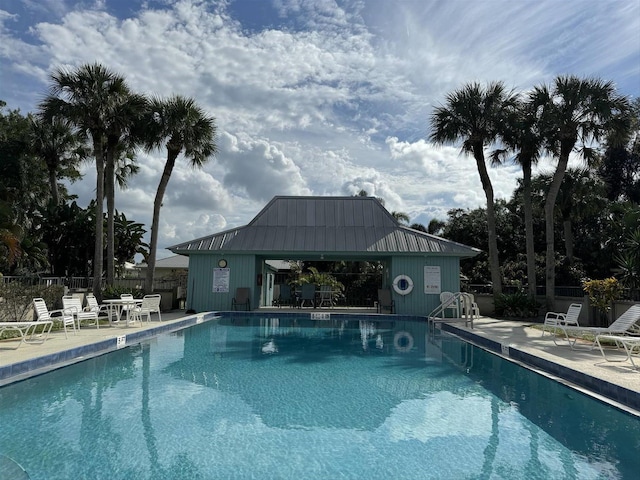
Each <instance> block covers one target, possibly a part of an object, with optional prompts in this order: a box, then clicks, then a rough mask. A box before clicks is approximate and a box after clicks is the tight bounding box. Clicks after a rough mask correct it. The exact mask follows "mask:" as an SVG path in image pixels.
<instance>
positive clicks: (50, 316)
mask: <svg viewBox="0 0 640 480" xmlns="http://www.w3.org/2000/svg"><path fill="white" fill-rule="evenodd" d="M33 308H34V310H35V312H36V315H37V316H38V321H39V322H47V321H51V322H62V326H63V327H64V337H65V338H69V336H68V335H67V327H71V328H72V329H73V334H74V335H75V334H76V320H75V318H73V313H72V312H71V311H68V310H65V309H62V310H51V311H49V309H48V308H47V304H46V302H45V301H44V299H43V298H34V299H33Z"/></svg>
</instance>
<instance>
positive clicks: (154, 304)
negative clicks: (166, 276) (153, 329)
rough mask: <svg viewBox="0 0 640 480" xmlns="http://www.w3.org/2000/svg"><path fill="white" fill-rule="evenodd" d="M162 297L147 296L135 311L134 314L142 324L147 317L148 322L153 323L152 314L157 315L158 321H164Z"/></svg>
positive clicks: (157, 295)
mask: <svg viewBox="0 0 640 480" xmlns="http://www.w3.org/2000/svg"><path fill="white" fill-rule="evenodd" d="M161 300H162V297H161V296H160V295H159V294H153V295H145V296H144V297H142V303H141V304H140V305H137V306H136V307H135V308H134V309H133V314H134V315H135V316H136V319H138V320H140V322H142V316H143V315H146V316H147V322H150V321H151V314H152V313H157V314H158V320H159V321H162V315H161V314H160V301H161Z"/></svg>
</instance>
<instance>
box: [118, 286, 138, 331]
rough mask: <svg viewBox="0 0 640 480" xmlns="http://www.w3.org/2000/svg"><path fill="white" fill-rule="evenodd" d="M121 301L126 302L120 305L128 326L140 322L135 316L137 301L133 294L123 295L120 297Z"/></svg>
mask: <svg viewBox="0 0 640 480" xmlns="http://www.w3.org/2000/svg"><path fill="white" fill-rule="evenodd" d="M120 300H122V301H124V302H125V303H123V304H121V305H120V308H121V310H120V315H122V314H123V313H124V314H125V316H126V319H127V324H129V323H133V322H135V321H136V320H138V318H137V317H136V315H135V309H136V300H135V298H133V295H132V294H131V293H123V294H121V295H120Z"/></svg>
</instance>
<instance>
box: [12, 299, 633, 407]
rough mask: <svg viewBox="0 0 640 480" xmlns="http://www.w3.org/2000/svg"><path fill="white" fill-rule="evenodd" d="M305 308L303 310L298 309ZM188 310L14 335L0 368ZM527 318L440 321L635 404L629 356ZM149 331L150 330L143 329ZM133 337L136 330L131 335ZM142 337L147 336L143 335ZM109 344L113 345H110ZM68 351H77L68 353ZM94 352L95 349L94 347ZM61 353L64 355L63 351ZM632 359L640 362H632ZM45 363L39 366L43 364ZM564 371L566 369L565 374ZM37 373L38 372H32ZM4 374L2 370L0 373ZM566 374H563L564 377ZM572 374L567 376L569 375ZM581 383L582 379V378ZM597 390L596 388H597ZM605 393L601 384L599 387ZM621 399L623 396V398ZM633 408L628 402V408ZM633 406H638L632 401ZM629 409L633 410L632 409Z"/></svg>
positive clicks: (96, 343)
mask: <svg viewBox="0 0 640 480" xmlns="http://www.w3.org/2000/svg"><path fill="white" fill-rule="evenodd" d="M278 310H279V309H261V310H260V312H266V311H276V312H277V311H278ZM280 311H281V312H285V311H291V309H282V310H280ZM323 311H328V312H331V313H375V312H374V311H372V310H370V309H369V310H362V311H360V310H356V309H351V310H347V311H345V310H338V309H332V310H323ZM303 312H308V310H303ZM194 317H195V316H194V315H186V314H185V313H184V311H172V312H163V313H162V322H159V321H158V320H157V318H156V317H155V316H154V319H153V321H152V322H149V323H147V322H144V323H143V324H142V325H140V324H137V325H136V326H130V327H125V326H118V327H111V326H101V327H100V328H99V329H96V328H95V327H83V328H82V329H80V331H79V332H78V333H77V335H72V334H70V335H69V337H68V338H65V335H64V332H59V331H57V332H53V333H52V334H51V335H50V336H49V338H48V339H47V340H46V341H45V342H44V343H42V344H21V345H20V346H18V347H17V348H16V346H17V345H18V343H19V342H18V341H16V340H11V341H2V342H0V369H3V368H4V369H5V372H6V369H7V368H11V367H12V366H16V365H25V362H26V363H29V364H30V367H29V369H32V368H33V365H34V362H38V361H39V359H44V358H47V360H46V362H47V363H48V364H49V365H48V366H47V367H46V369H48V370H51V369H52V365H50V364H51V359H52V358H56V355H60V357H59V361H58V363H57V364H56V365H54V366H53V368H57V367H59V366H63V365H67V364H70V363H73V362H75V361H79V360H83V359H85V358H89V357H91V356H94V355H96V354H101V353H104V351H103V350H101V349H100V345H101V344H103V345H104V344H108V345H113V346H114V345H115V342H116V340H117V338H118V337H122V336H123V335H124V336H130V335H132V334H136V333H139V334H140V336H142V337H144V335H145V331H146V330H149V329H154V328H158V327H159V326H162V328H163V331H171V330H175V329H179V328H183V327H184V326H185V325H186V323H185V322H186V320H188V319H190V320H191V322H192V323H195V319H194ZM530 325H531V322H519V321H509V320H499V319H493V318H489V317H481V318H480V319H478V320H476V321H475V323H474V328H473V329H471V328H467V327H465V326H464V323H461V322H450V323H447V324H446V325H443V327H442V329H443V330H447V331H451V332H453V333H456V334H459V335H460V336H462V337H463V338H469V339H471V340H472V341H474V343H476V344H479V345H480V346H484V345H482V343H483V341H486V342H487V345H489V349H491V350H494V351H497V352H498V353H502V354H504V355H505V356H509V357H510V358H512V359H513V360H516V361H522V359H524V361H522V363H525V364H528V366H530V367H531V366H532V365H533V368H534V369H538V368H537V366H538V365H543V366H544V367H543V368H540V370H546V372H547V374H548V373H549V372H550V371H551V372H552V374H551V376H558V377H559V378H560V379H563V377H564V380H565V381H568V382H569V383H573V380H574V379H575V377H576V376H580V377H581V378H582V377H584V378H587V382H586V383H587V384H590V382H591V381H593V382H595V383H594V385H596V387H594V389H596V390H597V389H598V388H600V386H599V385H600V384H604V385H606V386H607V388H609V389H611V388H612V387H613V388H617V387H621V389H623V390H624V395H631V396H633V397H634V398H633V400H632V401H631V402H630V403H631V404H632V405H640V369H633V368H632V365H631V363H630V362H628V361H627V362H618V363H613V362H607V361H605V359H604V358H603V357H602V355H601V353H600V350H599V349H598V348H597V347H596V348H594V349H589V348H588V346H587V345H585V348H583V349H579V350H572V349H571V348H569V346H568V345H567V344H566V343H564V344H563V343H562V342H560V341H559V342H558V343H559V345H555V344H554V342H553V340H552V338H551V337H550V336H549V335H548V334H545V336H544V337H543V336H542V333H541V331H540V330H539V329H535V328H531V326H530ZM147 334H148V335H153V333H152V332H147ZM133 336H134V337H136V336H138V335H133ZM146 338H148V336H147V337H146ZM110 348H111V349H112V350H113V349H114V348H115V347H110ZM69 352H74V354H75V355H77V356H76V357H74V358H69ZM96 352H97V353H96ZM65 355H66V356H65ZM607 355H608V356H609V357H610V358H613V359H616V358H619V359H620V360H624V359H625V358H626V357H625V355H624V353H622V352H616V351H615V350H614V349H610V350H609V351H607ZM637 363H640V361H639V362H637ZM46 369H45V370H46ZM567 372H569V373H568V374H567ZM37 373H41V372H37ZM31 375H33V371H31V372H25V373H24V374H18V375H16V376H13V375H12V376H11V377H9V378H4V379H3V378H0V385H4V384H7V383H11V382H12V381H15V380H16V379H22V378H26V377H28V376H31ZM5 376H6V375H5ZM567 377H568V378H567ZM572 377H573V378H572ZM583 383H584V382H583ZM597 393H600V392H597ZM602 395H603V396H604V397H607V396H608V395H607V389H606V388H605V389H604V391H603V392H602ZM636 396H637V398H636ZM625 403H627V405H628V404H629V402H625ZM632 410H633V408H632ZM635 410H640V409H638V408H637V407H636V409H635ZM632 413H636V414H637V413H638V412H637V411H636V412H632Z"/></svg>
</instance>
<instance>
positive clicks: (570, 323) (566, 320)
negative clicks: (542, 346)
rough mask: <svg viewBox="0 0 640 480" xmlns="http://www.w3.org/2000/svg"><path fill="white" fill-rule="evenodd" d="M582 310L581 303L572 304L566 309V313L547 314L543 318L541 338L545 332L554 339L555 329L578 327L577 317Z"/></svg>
mask: <svg viewBox="0 0 640 480" xmlns="http://www.w3.org/2000/svg"><path fill="white" fill-rule="evenodd" d="M581 310H582V304H581V303H572V304H571V305H569V308H568V309H567V313H559V312H547V314H546V315H545V316H544V324H543V325H542V336H543V337H544V333H545V332H549V333H551V334H552V335H553V337H554V339H555V328H558V327H560V326H565V327H579V326H580V324H579V323H578V317H579V316H580V311H581Z"/></svg>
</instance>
